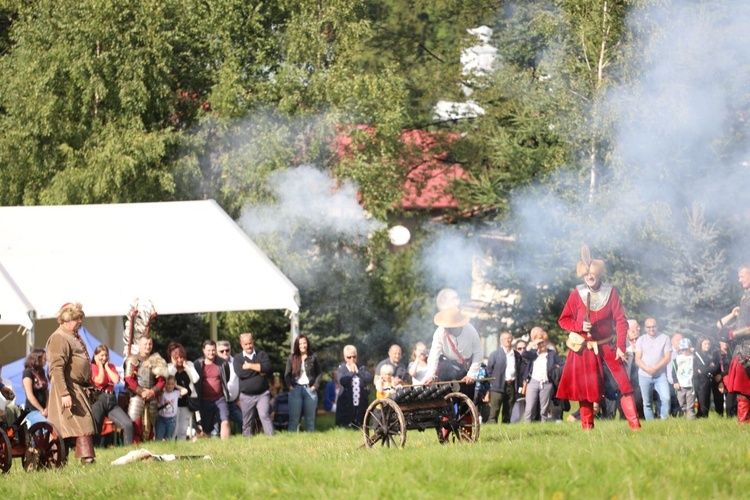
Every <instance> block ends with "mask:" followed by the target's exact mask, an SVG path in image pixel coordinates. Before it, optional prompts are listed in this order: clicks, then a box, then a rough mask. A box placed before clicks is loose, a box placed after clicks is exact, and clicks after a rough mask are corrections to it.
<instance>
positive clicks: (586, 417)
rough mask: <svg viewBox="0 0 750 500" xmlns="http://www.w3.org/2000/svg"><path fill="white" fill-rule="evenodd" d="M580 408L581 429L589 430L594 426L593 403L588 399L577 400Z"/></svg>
mask: <svg viewBox="0 0 750 500" xmlns="http://www.w3.org/2000/svg"><path fill="white" fill-rule="evenodd" d="M578 404H579V405H580V407H581V408H580V410H581V429H584V430H589V429H593V428H594V403H592V402H590V401H579V402H578Z"/></svg>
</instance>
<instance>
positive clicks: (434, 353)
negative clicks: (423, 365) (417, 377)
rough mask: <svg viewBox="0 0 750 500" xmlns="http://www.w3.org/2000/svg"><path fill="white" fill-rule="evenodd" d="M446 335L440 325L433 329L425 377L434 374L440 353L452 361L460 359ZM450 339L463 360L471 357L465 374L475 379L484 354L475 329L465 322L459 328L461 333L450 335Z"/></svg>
mask: <svg viewBox="0 0 750 500" xmlns="http://www.w3.org/2000/svg"><path fill="white" fill-rule="evenodd" d="M447 336H448V334H447V333H446V331H445V328H443V327H442V326H439V327H438V328H437V330H435V333H434V334H433V336H432V347H430V355H429V356H428V358H427V375H426V377H425V378H430V377H434V376H435V373H437V367H438V361H440V356H441V355H443V356H445V357H446V358H448V359H452V360H454V361H460V360H459V359H458V356H457V355H456V352H455V351H454V350H453V347H451V345H450V343H449V342H448V339H447V338H446V337H447ZM451 340H453V344H454V345H455V346H456V349H458V352H459V353H460V354H461V357H463V358H464V360H468V359H469V358H471V366H470V367H469V372H468V373H467V374H466V376H467V377H469V378H473V379H475V380H476V378H477V373H478V372H479V367H480V366H481V364H482V356H483V355H484V353H483V351H482V342H481V341H480V340H479V334H478V333H477V330H476V329H475V328H474V326H473V325H472V324H471V323H467V324H465V325H464V327H463V329H462V330H461V335H459V336H458V337H454V336H453V335H451Z"/></svg>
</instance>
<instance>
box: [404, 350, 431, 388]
mask: <svg viewBox="0 0 750 500" xmlns="http://www.w3.org/2000/svg"><path fill="white" fill-rule="evenodd" d="M429 354H430V351H429V350H428V349H427V346H426V345H425V344H424V342H417V345H415V346H414V352H413V353H412V354H411V361H409V368H408V370H409V376H410V377H411V383H412V384H414V385H423V384H424V379H425V375H427V356H428V355H429Z"/></svg>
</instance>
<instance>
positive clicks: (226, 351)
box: [218, 349, 229, 354]
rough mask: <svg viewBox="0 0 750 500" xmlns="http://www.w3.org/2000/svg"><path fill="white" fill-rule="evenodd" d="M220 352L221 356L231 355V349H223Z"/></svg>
mask: <svg viewBox="0 0 750 500" xmlns="http://www.w3.org/2000/svg"><path fill="white" fill-rule="evenodd" d="M218 352H219V354H229V349H222V350H220V351H218Z"/></svg>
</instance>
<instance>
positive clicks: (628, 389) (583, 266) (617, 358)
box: [556, 246, 641, 429]
mask: <svg viewBox="0 0 750 500" xmlns="http://www.w3.org/2000/svg"><path fill="white" fill-rule="evenodd" d="M582 253H583V259H582V262H579V263H578V276H579V277H582V278H583V281H584V282H583V284H581V285H578V286H577V287H576V288H575V289H574V290H573V291H572V292H571V293H570V297H568V301H567V302H566V304H565V308H564V309H563V312H562V314H561V315H560V319H559V320H558V323H559V324H560V327H562V329H563V330H566V331H568V332H570V333H569V336H568V341H567V345H568V347H570V351H569V353H568V357H567V360H566V362H565V367H564V368H563V374H562V378H561V379H560V385H559V387H558V389H557V396H556V397H557V398H558V399H567V400H570V401H578V402H579V405H580V408H581V427H583V428H584V429H593V428H594V403H599V402H600V401H601V399H602V397H603V395H604V384H605V376H606V375H605V370H607V371H609V373H610V374H611V375H612V378H613V379H614V382H615V383H616V384H617V386H618V387H619V389H620V393H621V394H622V399H621V400H620V405H621V407H622V411H623V413H624V414H625V417H626V418H627V419H628V425H630V427H631V428H632V429H640V427H641V423H640V422H639V421H638V413H637V412H636V407H635V400H634V398H633V388H632V386H631V385H630V379H629V377H628V374H627V372H626V371H625V367H624V365H623V362H624V361H626V359H627V357H626V355H625V351H626V348H625V341H626V338H627V332H628V321H627V319H626V318H625V311H624V310H623V308H622V305H621V304H620V297H619V295H618V294H617V290H616V289H615V287H613V286H612V285H610V284H609V283H603V282H602V281H601V277H602V276H603V275H604V272H605V266H604V261H602V260H591V259H590V257H589V255H588V248H586V247H585V246H584V249H583V252H582Z"/></svg>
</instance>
